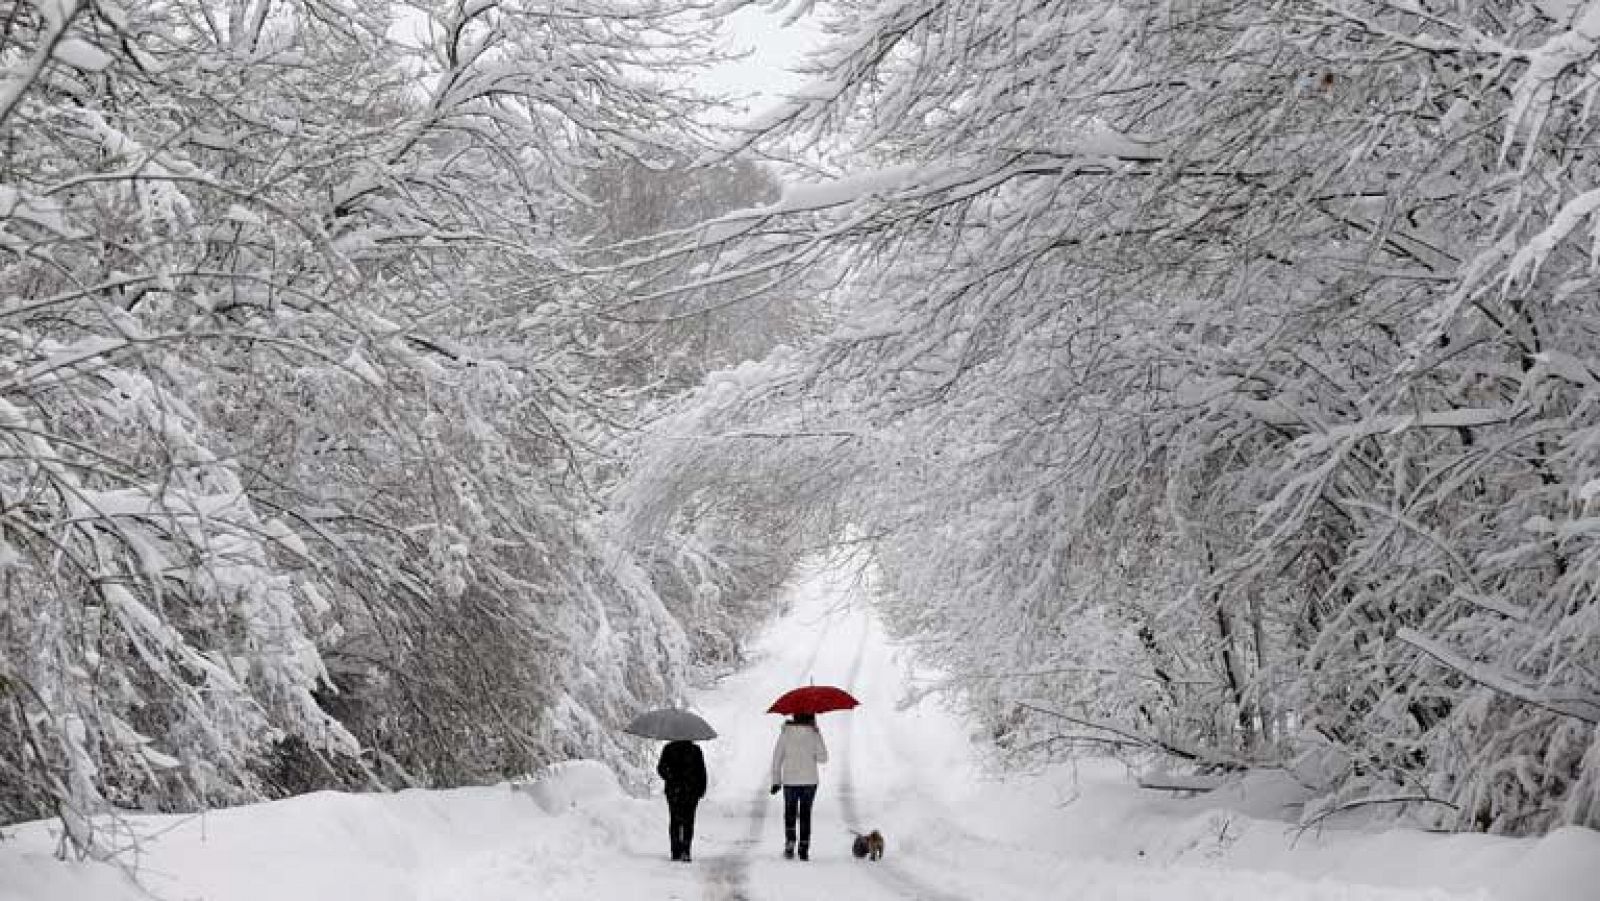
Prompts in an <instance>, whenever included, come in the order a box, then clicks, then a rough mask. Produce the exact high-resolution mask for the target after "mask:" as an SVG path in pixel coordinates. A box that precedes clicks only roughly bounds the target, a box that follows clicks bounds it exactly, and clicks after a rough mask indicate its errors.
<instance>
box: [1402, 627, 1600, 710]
mask: <svg viewBox="0 0 1600 901" xmlns="http://www.w3.org/2000/svg"><path fill="white" fill-rule="evenodd" d="M1395 637H1396V638H1398V639H1400V640H1401V641H1403V642H1405V643H1406V644H1409V645H1411V646H1412V647H1414V648H1416V649H1417V650H1419V651H1421V652H1423V653H1424V654H1427V655H1428V656H1429V657H1432V658H1433V659H1434V660H1437V661H1438V662H1439V663H1441V664H1443V665H1444V666H1446V667H1448V668H1449V669H1451V670H1453V671H1454V672H1456V673H1459V674H1460V675H1462V676H1465V677H1466V678H1468V679H1471V680H1472V681H1474V682H1476V683H1478V684H1479V685H1482V686H1484V687H1485V688H1489V689H1493V690H1494V691H1497V692H1499V693H1500V694H1502V695H1505V696H1506V697H1509V698H1515V699H1516V700H1519V701H1522V702H1523V703H1526V704H1532V705H1534V706H1536V707H1542V708H1544V709H1545V710H1549V711H1551V712H1553V713H1559V714H1561V715H1562V716H1570V717H1572V718H1574V719H1579V720H1582V721H1584V722H1586V723H1593V724H1600V694H1565V693H1563V692H1562V691H1561V690H1560V689H1557V688H1552V687H1548V686H1539V685H1531V684H1529V683H1527V682H1526V681H1524V680H1523V679H1522V678H1521V677H1519V676H1517V675H1515V674H1513V673H1509V672H1506V671H1505V670H1501V669H1499V668H1497V667H1495V666H1494V665H1492V664H1488V663H1482V662H1479V661H1475V660H1471V659H1469V658H1467V657H1465V656H1463V655H1462V654H1460V653H1457V652H1456V651H1454V650H1452V649H1450V648H1448V647H1446V646H1445V645H1444V644H1443V643H1441V642H1438V641H1435V640H1434V639H1432V638H1429V637H1428V636H1426V635H1423V634H1422V633H1420V632H1418V631H1417V630H1415V629H1409V628H1402V629H1400V630H1398V631H1397V632H1396V633H1395Z"/></svg>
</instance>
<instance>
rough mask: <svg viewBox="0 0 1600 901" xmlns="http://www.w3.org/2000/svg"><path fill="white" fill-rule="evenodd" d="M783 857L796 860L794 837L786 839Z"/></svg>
mask: <svg viewBox="0 0 1600 901" xmlns="http://www.w3.org/2000/svg"><path fill="white" fill-rule="evenodd" d="M783 859H784V860H794V839H792V838H791V839H786V840H785V841H784V843H783Z"/></svg>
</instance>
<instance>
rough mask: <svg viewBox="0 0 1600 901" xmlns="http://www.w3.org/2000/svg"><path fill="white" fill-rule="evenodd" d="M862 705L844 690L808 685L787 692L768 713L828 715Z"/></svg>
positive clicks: (773, 703)
mask: <svg viewBox="0 0 1600 901" xmlns="http://www.w3.org/2000/svg"><path fill="white" fill-rule="evenodd" d="M860 703H861V702H860V701H857V700H856V699H855V698H853V697H851V696H850V692H848V691H845V690H844V689H842V688H835V687H833V686H832V685H807V686H805V687H804V688H796V689H794V690H793V691H789V692H785V693H784V695H783V697H781V698H779V699H778V700H776V701H773V702H772V706H771V707H768V708H767V712H768V713H781V714H784V715H785V716H792V715H794V714H796V713H827V712H828V711H830V710H849V709H850V708H852V707H856V706H858V705H860Z"/></svg>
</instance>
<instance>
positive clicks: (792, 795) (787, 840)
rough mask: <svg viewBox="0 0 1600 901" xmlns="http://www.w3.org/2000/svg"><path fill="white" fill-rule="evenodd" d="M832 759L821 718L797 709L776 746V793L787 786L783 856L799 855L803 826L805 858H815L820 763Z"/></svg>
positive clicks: (784, 794)
mask: <svg viewBox="0 0 1600 901" xmlns="http://www.w3.org/2000/svg"><path fill="white" fill-rule="evenodd" d="M827 762H828V745H827V743H825V742H824V741H823V740H822V733H821V732H820V731H818V729H817V718H816V717H815V716H813V715H812V714H809V713H797V714H795V715H794V716H793V717H791V718H790V719H789V721H788V722H787V723H784V724H783V731H782V732H780V733H778V744H777V746H776V747H774V748H773V749H772V793H773V794H777V793H778V789H779V788H782V789H783V856H784V857H786V858H793V857H794V856H795V850H796V847H797V846H796V844H795V838H796V834H795V833H796V828H795V827H796V826H798V827H799V836H798V837H799V839H800V841H799V845H798V848H799V853H800V859H801V860H810V859H811V802H812V801H814V800H816V797H817V776H818V772H817V767H818V766H820V765H822V764H824V763H827Z"/></svg>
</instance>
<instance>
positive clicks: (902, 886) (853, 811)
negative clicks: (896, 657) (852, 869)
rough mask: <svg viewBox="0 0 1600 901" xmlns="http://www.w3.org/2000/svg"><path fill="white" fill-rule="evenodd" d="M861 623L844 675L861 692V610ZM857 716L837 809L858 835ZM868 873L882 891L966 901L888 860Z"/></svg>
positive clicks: (865, 617) (872, 864) (865, 632)
mask: <svg viewBox="0 0 1600 901" xmlns="http://www.w3.org/2000/svg"><path fill="white" fill-rule="evenodd" d="M861 616H862V621H861V636H860V638H858V639H857V640H856V650H855V658H854V659H853V660H851V661H850V672H849V673H848V674H847V675H846V676H845V684H846V685H847V686H849V687H850V688H851V689H854V690H859V689H860V682H859V680H860V678H861V664H862V663H863V661H864V660H865V659H866V655H867V654H866V652H867V637H868V636H869V634H870V633H871V631H872V629H871V625H872V623H871V612H870V611H863V612H862V614H861ZM857 717H859V714H857V715H856V717H852V718H851V720H850V728H849V729H847V730H846V731H845V734H844V748H843V750H844V758H845V759H844V766H843V767H842V768H841V769H843V770H844V773H843V775H842V777H841V779H840V781H841V783H842V784H841V785H840V787H839V809H840V811H841V812H843V814H844V822H845V825H846V826H847V827H849V828H850V829H852V830H854V831H856V832H860V831H862V829H863V826H862V819H861V811H860V807H859V806H858V805H857V803H856V779H855V773H856V757H855V754H854V753H853V751H854V747H855V735H856V729H857V725H856V724H857V723H858V722H860V720H859V719H857ZM863 863H864V865H865V866H866V867H867V873H868V875H870V876H871V877H872V878H873V880H875V881H876V882H878V884H880V885H882V886H883V887H884V888H886V889H888V890H889V891H891V892H894V893H895V894H897V895H899V896H901V897H903V898H911V899H914V901H966V899H964V898H962V897H961V896H960V895H953V894H951V893H949V892H947V891H945V890H944V889H941V888H939V887H938V886H935V885H933V884H931V883H929V882H927V881H925V880H922V879H919V878H917V877H916V876H914V875H912V874H911V873H910V872H908V871H907V870H905V869H904V868H903V867H900V866H898V865H897V864H894V863H890V862H889V861H888V860H887V859H884V860H877V861H864V862H863Z"/></svg>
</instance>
